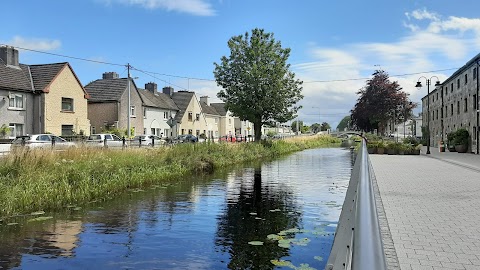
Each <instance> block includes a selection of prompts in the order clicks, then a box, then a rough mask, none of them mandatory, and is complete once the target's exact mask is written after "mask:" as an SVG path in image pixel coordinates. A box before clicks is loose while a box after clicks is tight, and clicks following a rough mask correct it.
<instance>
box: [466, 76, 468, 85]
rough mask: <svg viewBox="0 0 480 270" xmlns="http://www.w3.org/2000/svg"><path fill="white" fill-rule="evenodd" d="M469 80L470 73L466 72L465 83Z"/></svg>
mask: <svg viewBox="0 0 480 270" xmlns="http://www.w3.org/2000/svg"><path fill="white" fill-rule="evenodd" d="M467 82H468V74H465V84H467Z"/></svg>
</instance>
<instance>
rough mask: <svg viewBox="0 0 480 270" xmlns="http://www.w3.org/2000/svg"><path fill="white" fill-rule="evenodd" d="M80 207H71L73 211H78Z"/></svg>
mask: <svg viewBox="0 0 480 270" xmlns="http://www.w3.org/2000/svg"><path fill="white" fill-rule="evenodd" d="M81 209H82V207H80V206H78V207H75V208H73V211H79V210H81Z"/></svg>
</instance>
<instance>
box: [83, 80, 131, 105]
mask: <svg viewBox="0 0 480 270" xmlns="http://www.w3.org/2000/svg"><path fill="white" fill-rule="evenodd" d="M127 87H128V79H127V78H120V79H99V80H96V81H93V82H91V83H89V84H87V85H86V86H85V90H86V91H87V93H88V94H89V95H90V99H89V101H91V102H105V101H120V98H121V97H122V94H123V92H125V90H126V89H127ZM131 87H132V89H131V90H133V89H134V88H133V87H135V83H133V84H132V85H131Z"/></svg>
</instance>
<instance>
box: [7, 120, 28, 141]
mask: <svg viewBox="0 0 480 270" xmlns="http://www.w3.org/2000/svg"><path fill="white" fill-rule="evenodd" d="M8 127H9V128H10V134H9V138H10V139H15V138H16V137H17V136H22V135H25V125H24V124H20V123H10V124H9V125H8ZM19 127H21V132H19V130H18V129H19Z"/></svg>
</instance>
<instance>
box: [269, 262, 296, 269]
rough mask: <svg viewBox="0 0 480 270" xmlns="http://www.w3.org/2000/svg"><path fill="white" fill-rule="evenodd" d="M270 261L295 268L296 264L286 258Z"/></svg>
mask: <svg viewBox="0 0 480 270" xmlns="http://www.w3.org/2000/svg"><path fill="white" fill-rule="evenodd" d="M270 262H271V263H272V264H273V265H275V266H286V267H290V268H292V269H295V266H294V265H293V264H292V263H291V262H289V261H284V260H270Z"/></svg>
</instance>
